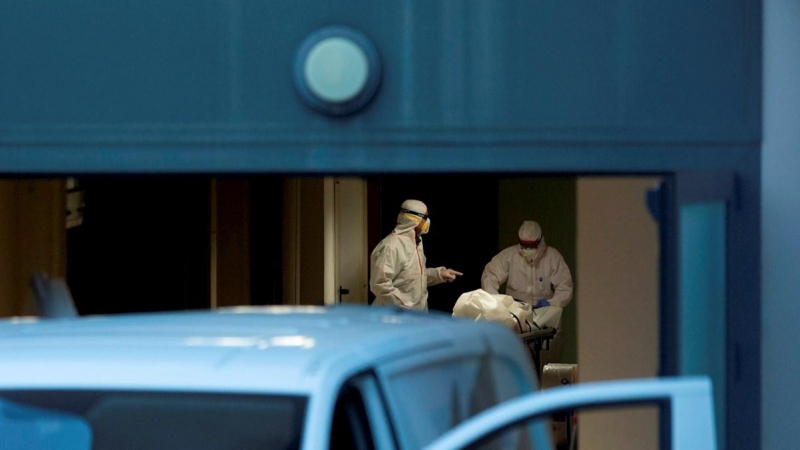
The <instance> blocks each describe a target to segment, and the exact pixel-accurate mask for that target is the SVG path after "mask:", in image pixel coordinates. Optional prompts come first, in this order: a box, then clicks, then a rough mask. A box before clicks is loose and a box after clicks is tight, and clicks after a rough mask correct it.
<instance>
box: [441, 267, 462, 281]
mask: <svg viewBox="0 0 800 450" xmlns="http://www.w3.org/2000/svg"><path fill="white" fill-rule="evenodd" d="M439 275H440V276H441V277H442V279H443V280H444V281H446V282H448V283H449V282H451V281H453V280H455V279H456V276H462V275H464V274H463V273H461V272H459V271H456V270H453V269H443V270H442V271H441V272H439Z"/></svg>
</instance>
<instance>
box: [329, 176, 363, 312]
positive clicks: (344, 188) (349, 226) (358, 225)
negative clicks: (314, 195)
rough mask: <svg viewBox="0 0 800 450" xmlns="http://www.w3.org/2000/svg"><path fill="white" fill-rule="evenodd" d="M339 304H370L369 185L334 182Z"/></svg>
mask: <svg viewBox="0 0 800 450" xmlns="http://www.w3.org/2000/svg"><path fill="white" fill-rule="evenodd" d="M334 217H335V246H336V251H335V254H336V258H335V264H336V268H335V286H334V288H335V289H336V302H338V303H360V304H365V305H366V304H367V295H368V294H367V270H368V264H369V253H368V249H367V182H366V180H364V179H361V178H336V179H335V180H334Z"/></svg>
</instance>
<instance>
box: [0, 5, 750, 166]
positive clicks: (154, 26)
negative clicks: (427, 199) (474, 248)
mask: <svg viewBox="0 0 800 450" xmlns="http://www.w3.org/2000/svg"><path fill="white" fill-rule="evenodd" d="M759 12H760V10H759V8H758V4H757V3H755V2H754V1H753V0H736V1H722V0H715V1H712V2H703V3H699V4H698V3H697V2H693V1H690V0H682V1H677V2H658V1H656V0H649V1H638V2H633V1H623V0H617V1H612V2H601V3H595V2H579V3H564V2H546V3H541V2H490V1H488V0H442V1H437V2H411V1H409V2H405V3H403V2H382V3H381V4H380V6H379V7H378V6H377V5H376V4H375V2H374V1H370V0H350V1H346V2H335V3H331V2H322V1H298V2H280V3H276V2H260V1H246V0H230V1H222V0H203V1H188V0H176V1H170V2H167V3H164V2H160V1H156V0H142V1H139V2H124V1H121V0H105V1H99V0H87V1H81V2H77V1H68V2H47V1H44V0H39V1H34V2H4V3H3V4H2V5H0V61H2V64H3V67H4V70H3V71H0V151H2V152H4V153H5V152H12V153H24V152H26V151H28V149H27V148H26V147H21V146H20V144H26V145H27V144H35V145H36V146H39V147H50V148H63V149H64V151H67V152H70V153H69V154H70V155H71V156H75V157H76V158H80V154H81V152H72V151H70V147H84V148H85V147H87V146H90V145H92V144H97V145H98V148H100V149H103V150H104V152H107V154H106V153H104V152H100V153H101V154H100V156H97V157H94V156H93V157H92V159H94V158H101V159H103V160H110V161H114V164H115V165H116V166H117V168H121V167H120V166H124V165H126V164H127V163H130V164H132V165H134V166H135V165H137V164H143V165H145V166H146V164H147V163H148V162H149V163H150V164H153V165H154V166H159V169H158V170H166V169H170V170H173V171H181V170H183V169H187V170H190V171H193V170H197V169H198V164H196V161H197V160H198V159H203V160H204V161H205V163H206V164H200V165H206V166H211V167H213V164H209V163H212V162H213V161H214V160H216V158H220V157H222V156H220V155H215V154H212V153H208V152H206V153H204V152H203V149H202V148H201V149H197V147H204V148H219V149H223V150H224V151H229V150H230V151H231V152H232V154H233V155H234V156H236V157H241V156H242V155H241V153H237V152H236V150H235V148H234V147H236V146H237V145H242V144H244V145H247V146H249V147H251V148H253V149H254V150H264V151H266V152H268V153H269V152H275V150H273V147H272V145H271V144H273V143H275V144H277V145H279V146H280V151H281V152H285V153H287V154H290V155H291V153H292V151H293V150H294V148H295V147H296V146H298V145H299V146H305V147H306V149H305V154H304V156H303V157H301V158H298V157H293V156H287V157H286V158H285V159H284V158H279V157H276V158H273V159H271V160H269V161H265V162H263V163H262V164H261V165H262V166H264V167H265V169H266V168H267V167H271V168H280V167H281V164H285V167H284V169H288V170H295V168H296V167H298V166H299V167H300V168H309V169H311V170H316V168H317V165H316V164H317V163H319V162H320V161H321V160H324V159H325V157H324V156H323V157H321V158H318V157H316V154H317V153H319V152H322V153H324V152H326V151H328V150H331V151H337V152H343V151H347V150H349V149H350V148H353V147H355V148H362V149H364V150H363V151H364V152H365V154H364V159H365V160H366V162H365V164H364V165H365V166H366V168H367V170H370V169H373V170H374V169H378V168H384V167H386V166H385V163H386V160H385V159H381V158H380V157H379V158H378V159H375V160H372V159H367V158H370V157H371V154H372V153H375V152H376V150H375V146H374V145H372V144H373V143H375V142H376V141H377V142H380V143H385V144H386V145H401V146H405V147H414V146H417V145H419V144H420V143H442V144H443V145H463V143H464V142H472V141H478V142H481V141H486V140H490V141H503V142H506V141H517V142H518V141H523V142H525V143H526V145H527V146H528V147H538V146H540V145H539V144H537V143H541V142H545V143H547V142H555V143H558V144H559V145H585V144H591V145H599V144H602V143H608V142H613V143H620V144H625V145H630V144H636V143H647V144H648V145H656V146H662V145H665V144H667V145H668V144H670V143H675V142H679V143H683V144H689V145H693V146H695V147H698V148H701V149H704V148H706V147H707V146H708V145H711V146H712V147H713V146H715V145H719V144H723V145H731V143H733V145H745V146H747V145H750V144H752V143H754V142H757V141H758V138H759V133H760V122H759V120H758V116H759V94H758V89H757V87H758V83H759V81H760V78H759V76H758V63H759V61H760V59H759V55H760V53H759V51H760V49H759V45H760V40H759V39H760V36H759V31H760V28H759V24H758V19H759ZM330 24H342V25H346V26H350V27H352V28H353V29H356V30H359V31H361V32H363V33H364V34H365V35H366V36H368V37H369V38H370V39H371V40H372V41H373V42H375V44H376V47H377V49H378V52H379V53H380V54H381V58H382V60H383V61H384V62H385V72H384V79H383V82H382V86H381V90H380V92H379V94H378V96H377V97H376V98H375V100H374V102H373V103H372V104H370V105H369V107H368V108H367V109H366V110H365V111H364V112H363V113H361V114H357V115H355V116H353V117H349V118H345V119H341V118H328V117H324V116H322V115H320V114H317V113H314V112H313V111H311V110H309V109H308V108H306V107H305V106H304V105H303V104H302V101H301V100H300V98H299V97H298V95H297V93H296V92H295V90H294V88H293V82H292V61H293V58H294V56H295V54H296V51H297V48H298V46H299V45H300V44H301V42H302V40H303V39H304V38H306V37H307V36H308V35H309V34H311V33H313V32H314V31H316V30H318V29H320V28H321V27H323V26H325V25H330ZM187 146H189V147H192V148H195V149H197V153H194V154H190V152H189V151H187V150H186V147H187ZM308 146H310V147H312V148H313V152H310V151H309V150H308V149H307V147H308ZM173 148H176V149H177V150H174V151H173V150H172V149H173ZM156 149H158V150H159V151H161V150H163V151H164V154H163V155H161V156H159V157H157V158H154V160H153V161H149V160H150V158H151V155H149V154H148V151H149V150H156ZM133 150H138V151H139V152H136V151H133ZM665 150H667V151H669V149H668V148H667V149H665ZM98 151H99V150H98ZM301 151H302V150H301ZM485 151H486V152H489V153H490V154H491V153H492V151H493V149H492V148H488V149H486V150H485ZM223 153H224V152H223ZM309 153H311V154H309ZM404 153H405V154H404V155H403V156H404V159H405V158H406V157H411V158H412V159H414V156H413V152H404ZM409 153H410V154H409ZM338 156H341V155H337V159H338ZM347 156H348V157H347V158H345V160H344V161H345V163H346V164H347V165H349V166H355V168H356V169H360V168H361V167H362V164H360V163H359V159H358V158H356V157H353V156H351V155H347ZM38 158H39V156H38V155H37V159H38ZM65 158H66V157H61V159H65ZM245 158H246V157H245ZM20 159H24V156H19V155H13V156H6V157H3V158H0V164H2V165H0V170H2V169H5V171H18V170H26V169H27V168H28V167H29V166H27V165H22V164H16V165H15V164H14V161H13V160H16V161H19V160H20ZM142 160H144V161H142ZM43 161H46V160H43ZM372 161H374V162H372ZM85 162H86V161H82V162H81V164H84V163H85ZM42 164H45V165H46V164H47V163H46V162H43V163H42ZM223 166H224V165H223ZM401 166H402V165H401ZM331 167H332V168H336V163H335V162H331ZM472 167H474V166H472ZM405 168H406V169H408V170H413V169H414V167H413V164H411V165H410V166H409V167H405ZM142 170H144V168H142Z"/></svg>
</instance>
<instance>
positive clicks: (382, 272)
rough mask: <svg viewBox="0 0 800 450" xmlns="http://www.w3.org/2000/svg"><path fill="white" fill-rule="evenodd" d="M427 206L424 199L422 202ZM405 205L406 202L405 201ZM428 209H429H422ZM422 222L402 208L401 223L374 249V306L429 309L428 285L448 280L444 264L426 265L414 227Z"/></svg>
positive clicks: (372, 266) (372, 275)
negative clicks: (443, 273) (444, 274)
mask: <svg viewBox="0 0 800 450" xmlns="http://www.w3.org/2000/svg"><path fill="white" fill-rule="evenodd" d="M418 203H420V205H422V207H420V209H421V208H424V204H423V203H422V202H418ZM404 205H405V204H404ZM419 212H421V213H424V212H426V209H424V210H423V211H419ZM418 223H419V221H418V220H414V219H413V218H412V217H409V216H408V215H406V214H403V213H402V212H401V213H400V215H398V216H397V226H396V227H395V229H394V231H393V232H392V234H390V235H389V236H386V237H385V238H384V239H383V240H382V241H381V242H380V243H379V244H378V245H377V246H376V247H375V250H373V251H372V256H371V257H370V264H371V265H370V279H369V288H370V291H372V293H373V294H375V302H374V303H373V304H372V305H373V306H391V305H395V306H400V307H403V308H408V309H417V310H423V311H427V310H428V286H433V285H435V284H439V283H441V282H443V281H444V279H443V278H442V275H441V271H442V270H444V269H445V268H444V267H437V268H430V269H429V268H426V267H425V251H424V250H423V247H422V238H421V237H420V241H419V244H417V242H416V236H415V234H414V227H416V226H417V224H418Z"/></svg>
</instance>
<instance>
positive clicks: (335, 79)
mask: <svg viewBox="0 0 800 450" xmlns="http://www.w3.org/2000/svg"><path fill="white" fill-rule="evenodd" d="M294 75H295V80H294V81H295V86H296V87H297V91H298V92H299V93H300V97H301V98H302V99H303V100H304V101H305V103H306V104H307V105H308V106H310V107H311V108H313V109H315V110H316V111H319V112H321V113H323V114H328V115H331V116H343V115H347V114H352V113H354V112H356V111H358V110H360V109H361V108H363V107H364V106H366V105H367V103H369V101H370V100H372V98H373V97H374V96H375V93H376V92H377V90H378V86H379V85H380V79H381V65H380V59H379V57H378V51H377V50H376V49H375V46H374V45H372V43H371V42H370V41H369V40H368V39H367V38H366V37H365V36H364V35H362V34H361V33H359V32H357V31H355V30H352V29H350V28H346V27H341V26H336V27H327V28H323V29H321V30H318V31H316V32H315V33H313V34H311V35H310V36H308V37H307V38H306V39H305V40H304V41H303V43H302V44H301V45H300V49H299V50H298V52H297V56H296V59H295V67H294Z"/></svg>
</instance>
